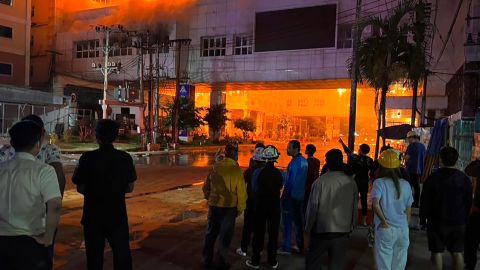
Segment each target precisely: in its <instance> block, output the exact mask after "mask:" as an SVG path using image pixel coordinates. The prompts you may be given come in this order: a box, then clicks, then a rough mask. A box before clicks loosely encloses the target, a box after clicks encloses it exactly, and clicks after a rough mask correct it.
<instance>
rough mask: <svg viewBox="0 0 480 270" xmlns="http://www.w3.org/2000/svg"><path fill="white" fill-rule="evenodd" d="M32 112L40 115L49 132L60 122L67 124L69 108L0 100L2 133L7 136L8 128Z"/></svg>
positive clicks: (0, 127)
mask: <svg viewBox="0 0 480 270" xmlns="http://www.w3.org/2000/svg"><path fill="white" fill-rule="evenodd" d="M30 114H36V115H38V116H40V117H41V118H42V119H43V121H44V122H45V129H46V130H47V131H48V132H54V131H55V126H56V125H57V124H58V123H62V124H67V123H66V116H67V115H68V109H67V108H66V107H62V106H58V105H32V104H18V103H6V102H0V135H3V136H6V134H7V133H8V129H9V128H10V127H11V126H12V125H13V124H14V123H15V122H17V121H19V120H20V119H22V118H23V117H25V116H27V115H30Z"/></svg>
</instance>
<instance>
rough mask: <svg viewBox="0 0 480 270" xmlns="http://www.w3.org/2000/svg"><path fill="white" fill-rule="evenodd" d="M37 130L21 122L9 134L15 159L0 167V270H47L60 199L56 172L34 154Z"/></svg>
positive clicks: (39, 130) (38, 143) (38, 141)
mask: <svg viewBox="0 0 480 270" xmlns="http://www.w3.org/2000/svg"><path fill="white" fill-rule="evenodd" d="M42 132H43V131H42V127H40V126H39V125H37V124H36V123H35V122H33V121H21V122H18V123H16V124H15V125H13V126H12V128H10V130H9V134H10V138H11V145H12V147H13V148H14V149H15V157H14V158H13V159H10V160H8V161H6V162H2V163H0V269H28V270H51V269H52V268H53V265H52V258H51V256H50V254H49V250H48V247H49V246H51V245H52V243H53V239H54V234H55V230H56V229H57V226H58V221H59V219H60V212H61V207H62V195H61V193H60V188H59V185H58V181H57V176H56V174H55V169H54V168H53V167H51V166H49V165H47V164H45V163H44V162H41V161H39V160H38V159H37V158H36V157H35V156H36V155H37V154H38V153H39V151H40V148H41V137H42Z"/></svg>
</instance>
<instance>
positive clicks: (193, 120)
mask: <svg viewBox="0 0 480 270" xmlns="http://www.w3.org/2000/svg"><path fill="white" fill-rule="evenodd" d="M173 106H174V104H173V102H171V103H169V104H168V105H167V107H166V108H163V111H164V112H165V113H166V114H167V117H166V119H165V122H164V125H165V127H167V128H169V127H172V123H173ZM201 112H202V109H201V108H196V107H195V102H194V101H193V100H191V99H188V98H184V97H181V98H180V110H179V122H178V125H179V129H180V130H194V129H196V128H198V127H200V126H201V125H203V124H204V122H203V119H202V116H201Z"/></svg>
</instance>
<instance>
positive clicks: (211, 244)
mask: <svg viewBox="0 0 480 270" xmlns="http://www.w3.org/2000/svg"><path fill="white" fill-rule="evenodd" d="M236 217H237V208H236V207H233V208H227V207H215V206H210V207H209V208H208V225H207V226H208V228H207V234H206V235H205V244H204V246H203V263H204V265H205V266H206V267H210V266H212V261H213V251H214V248H215V242H216V241H217V237H218V238H219V245H218V257H219V258H218V259H219V261H220V264H221V265H220V266H225V265H226V264H227V254H228V249H229V248H230V243H231V242H232V237H233V233H234V230H235V218H236Z"/></svg>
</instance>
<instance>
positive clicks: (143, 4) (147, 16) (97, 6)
mask: <svg viewBox="0 0 480 270" xmlns="http://www.w3.org/2000/svg"><path fill="white" fill-rule="evenodd" d="M106 2H107V4H105V3H104V1H99V2H97V1H94V0H84V1H71V0H61V1H58V2H57V5H58V6H57V7H58V10H59V14H60V16H61V19H62V23H63V24H64V25H63V27H64V28H66V29H67V30H80V29H83V28H87V27H89V25H91V24H105V25H113V24H123V25H125V26H131V27H134V28H135V26H144V25H152V26H155V25H158V24H164V23H166V22H168V21H169V20H172V19H175V20H181V19H182V18H184V19H187V18H188V16H187V14H188V13H189V8H190V7H192V6H193V5H194V4H195V3H196V2H197V0H112V1H110V0H107V1H106ZM106 7H107V8H106ZM88 10H97V11H95V12H92V14H91V15H90V16H87V15H80V14H82V13H84V11H88ZM75 14H77V16H75Z"/></svg>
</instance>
